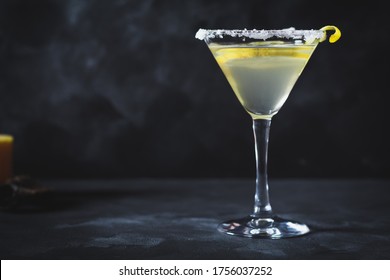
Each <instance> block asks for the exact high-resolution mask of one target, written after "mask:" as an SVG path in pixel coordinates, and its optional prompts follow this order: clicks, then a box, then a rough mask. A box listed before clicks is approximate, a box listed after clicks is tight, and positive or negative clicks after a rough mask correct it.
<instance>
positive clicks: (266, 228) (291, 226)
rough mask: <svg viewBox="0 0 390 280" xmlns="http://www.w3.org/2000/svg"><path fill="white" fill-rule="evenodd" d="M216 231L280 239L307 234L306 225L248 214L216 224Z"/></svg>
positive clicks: (275, 217) (308, 230) (249, 236)
mask: <svg viewBox="0 0 390 280" xmlns="http://www.w3.org/2000/svg"><path fill="white" fill-rule="evenodd" d="M218 231H220V232H222V233H226V234H229V235H234V236H241V237H248V238H268V239H280V238H288V237H295V236H300V235H304V234H307V233H308V232H310V229H309V228H308V226H307V225H305V224H301V223H298V222H295V221H291V220H285V219H282V218H279V217H277V216H273V217H271V218H256V217H252V216H248V217H245V218H242V219H237V220H230V221H226V222H223V223H222V224H219V225H218Z"/></svg>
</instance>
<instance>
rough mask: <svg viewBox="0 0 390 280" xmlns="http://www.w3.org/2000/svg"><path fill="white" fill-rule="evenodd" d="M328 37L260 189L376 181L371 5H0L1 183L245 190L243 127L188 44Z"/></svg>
mask: <svg viewBox="0 0 390 280" xmlns="http://www.w3.org/2000/svg"><path fill="white" fill-rule="evenodd" d="M347 3H348V4H347ZM350 3H353V5H352V4H350ZM328 24H332V25H336V26H338V27H339V28H340V29H341V31H342V34H343V36H342V38H341V39H340V41H339V42H337V43H336V44H332V45H331V44H329V43H322V44H321V45H319V47H318V48H317V50H316V52H315V53H314V55H313V57H312V59H311V60H310V62H309V64H308V65H307V67H306V69H305V71H304V72H303V74H302V76H301V78H300V80H299V81H298V82H297V84H296V86H295V88H294V89H293V92H292V94H291V96H290V98H289V99H288V100H287V102H286V104H285V106H284V107H283V108H282V109H281V111H280V112H279V114H278V115H276V116H275V117H274V119H273V127H272V129H271V139H270V156H269V161H270V169H269V173H270V176H273V177H274V178H279V177H320V178H323V177H339V178H340V177H357V178H362V177H385V178H389V177H390V172H389V164H388V156H389V148H388V147H389V145H388V143H389V140H390V139H389V137H388V132H387V130H388V128H389V117H388V114H387V109H388V101H389V97H388V95H389V90H388V89H389V86H388V85H387V80H388V65H389V55H388V46H389V34H390V32H389V31H390V30H389V29H390V28H389V24H388V15H387V11H386V9H384V7H382V6H380V5H379V4H377V3H376V2H373V1H370V2H369V3H365V5H364V6H363V5H361V4H356V2H350V1H347V2H346V3H345V4H343V3H340V1H337V2H336V1H335V2H325V1H322V2H317V1H308V0H299V1H287V0H285V1H259V0H256V1H242V0H241V1H211V0H205V1H179V0H176V1H174V0H166V1H158V0H142V1H141V0H139V1H124V0H115V1H103V0H95V1H93V0H91V1H79V0H72V1H62V0H41V1H30V0H9V1H0V132H1V133H9V134H12V135H14V137H15V172H16V173H28V174H31V175H33V176H37V177H40V178H50V177H51V178H56V177H60V178H107V177H118V178H122V177H254V166H255V162H254V154H253V139H252V132H251V120H250V117H249V115H247V113H245V111H244V110H243V109H242V108H241V105H240V104H239V102H238V101H237V100H236V97H235V96H234V94H233V92H232V90H231V89H230V87H229V85H228V83H227V82H226V80H225V78H224V76H223V74H222V72H221V71H220V70H219V68H218V66H217V64H216V63H215V61H214V59H213V58H212V56H211V54H210V52H209V51H208V49H207V47H206V45H205V44H204V43H203V42H201V41H199V40H196V39H195V38H194V35H195V33H196V31H197V30H198V28H200V27H202V28H227V29H228V28H258V29H261V28H266V29H267V28H273V29H276V28H286V27H291V26H294V27H296V28H298V29H312V28H314V29H317V28H321V27H322V26H324V25H328Z"/></svg>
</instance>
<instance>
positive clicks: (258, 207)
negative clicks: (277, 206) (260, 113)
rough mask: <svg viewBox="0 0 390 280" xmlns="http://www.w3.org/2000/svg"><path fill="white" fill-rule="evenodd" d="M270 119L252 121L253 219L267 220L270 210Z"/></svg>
mask: <svg viewBox="0 0 390 280" xmlns="http://www.w3.org/2000/svg"><path fill="white" fill-rule="evenodd" d="M270 127H271V119H253V134H254V136H255V156H256V194H255V207H254V211H253V214H252V217H254V218H269V217H271V216H272V208H271V204H270V202H269V195H268V175H267V164H268V139H269V130H270Z"/></svg>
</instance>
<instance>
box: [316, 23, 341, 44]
mask: <svg viewBox="0 0 390 280" xmlns="http://www.w3.org/2000/svg"><path fill="white" fill-rule="evenodd" d="M320 30H322V31H334V33H333V34H332V35H330V37H329V42H330V43H335V42H337V41H338V39H340V37H341V31H340V29H338V28H337V27H336V26H334V25H326V26H324V27H322V28H321V29H320ZM325 40H326V32H324V37H322V38H321V40H320V42H323V41H325Z"/></svg>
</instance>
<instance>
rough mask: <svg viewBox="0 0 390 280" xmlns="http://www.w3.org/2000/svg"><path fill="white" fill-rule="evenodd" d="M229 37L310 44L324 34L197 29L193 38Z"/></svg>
mask: <svg viewBox="0 0 390 280" xmlns="http://www.w3.org/2000/svg"><path fill="white" fill-rule="evenodd" d="M224 36H230V37H244V38H250V39H257V40H267V39H269V38H272V37H277V38H286V39H304V40H305V42H306V43H308V44H310V43H312V42H314V40H316V39H317V40H321V39H323V37H324V36H326V33H325V32H324V31H322V30H315V29H311V30H297V29H295V28H294V27H290V28H285V29H279V30H265V29H261V30H258V29H252V30H247V29H242V30H240V29H232V30H226V29H199V30H198V32H196V34H195V38H196V39H199V40H206V39H213V38H223V37H224Z"/></svg>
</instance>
